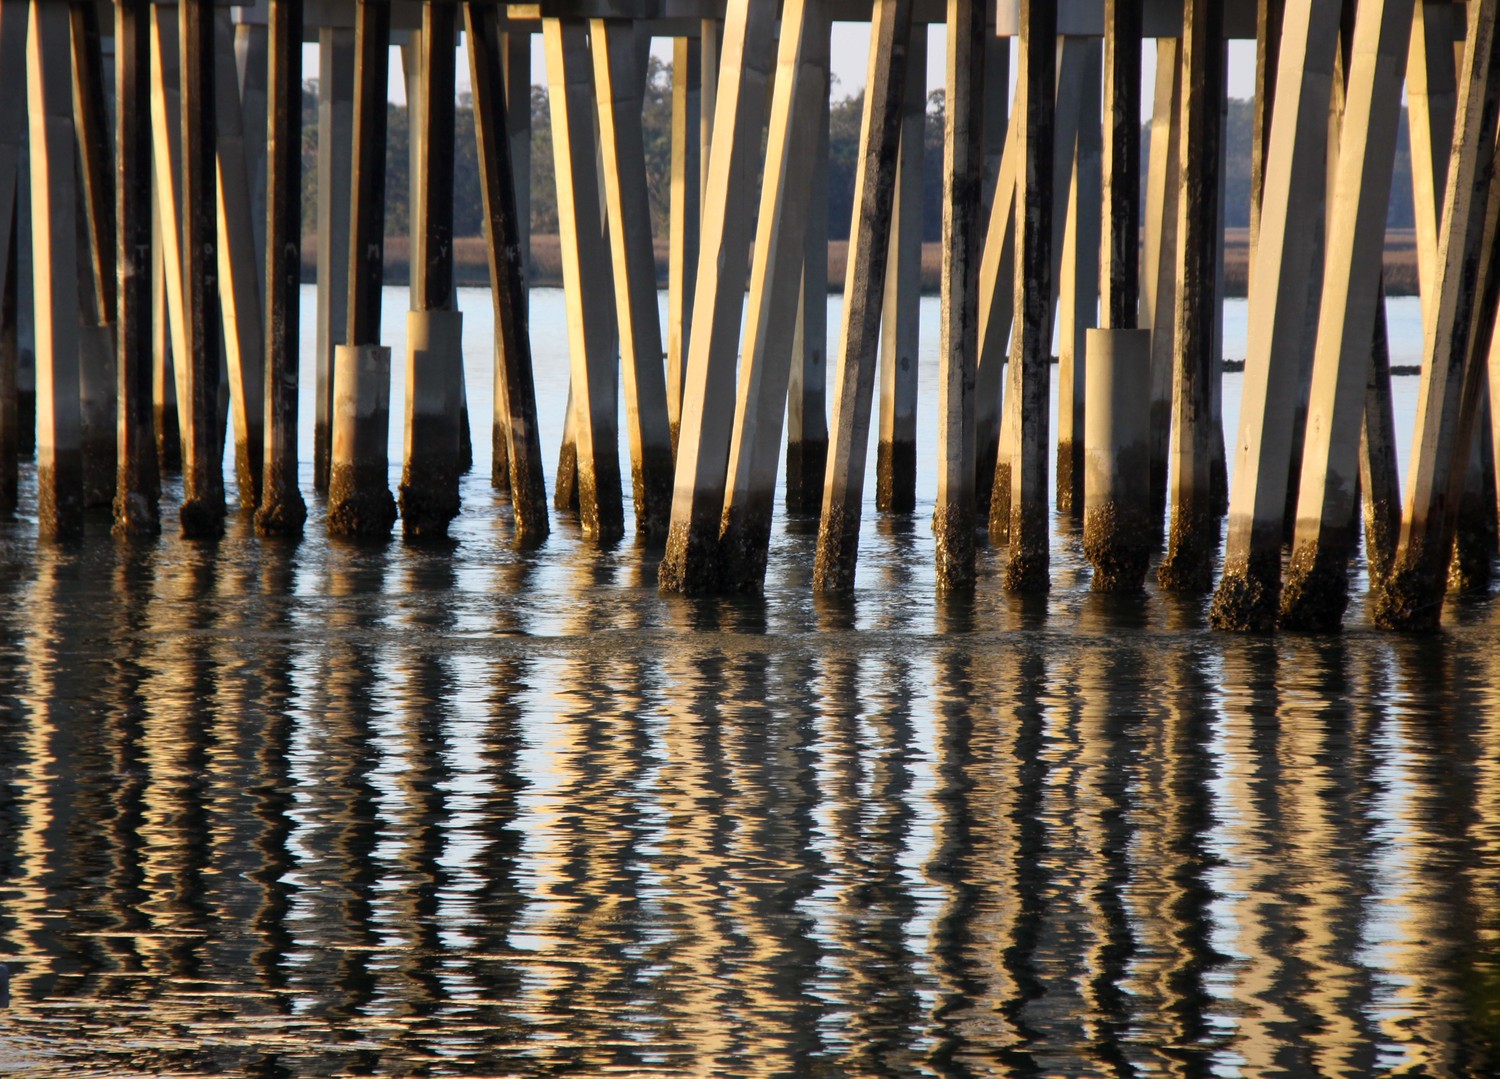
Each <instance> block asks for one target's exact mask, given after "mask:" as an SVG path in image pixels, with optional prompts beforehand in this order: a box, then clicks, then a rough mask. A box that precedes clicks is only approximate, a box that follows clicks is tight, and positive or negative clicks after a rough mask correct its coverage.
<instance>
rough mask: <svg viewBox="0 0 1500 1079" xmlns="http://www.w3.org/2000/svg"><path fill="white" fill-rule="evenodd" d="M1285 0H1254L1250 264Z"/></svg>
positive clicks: (1263, 180) (1256, 234)
mask: <svg viewBox="0 0 1500 1079" xmlns="http://www.w3.org/2000/svg"><path fill="white" fill-rule="evenodd" d="M1286 4H1287V0H1256V5H1255V94H1254V100H1253V101H1252V103H1251V109H1252V112H1253V119H1252V124H1253V133H1252V136H1251V137H1252V139H1253V140H1254V141H1253V142H1252V143H1251V145H1250V266H1251V271H1250V272H1251V273H1252V274H1253V273H1254V272H1255V271H1254V266H1255V252H1256V250H1257V248H1258V246H1259V239H1260V215H1261V206H1262V203H1263V200H1264V198H1265V187H1266V154H1267V152H1268V151H1269V150H1270V145H1271V117H1272V115H1273V114H1274V112H1275V108H1276V79H1277V72H1278V69H1279V65H1280V57H1281V34H1282V24H1283V23H1284V22H1285V18H1286Z"/></svg>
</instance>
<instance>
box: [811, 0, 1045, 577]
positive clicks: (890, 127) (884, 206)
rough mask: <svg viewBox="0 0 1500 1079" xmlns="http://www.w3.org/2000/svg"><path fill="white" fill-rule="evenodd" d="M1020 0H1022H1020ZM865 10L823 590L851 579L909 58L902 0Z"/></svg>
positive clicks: (906, 1)
mask: <svg viewBox="0 0 1500 1079" xmlns="http://www.w3.org/2000/svg"><path fill="white" fill-rule="evenodd" d="M1022 2H1023V5H1024V4H1025V2H1026V0H1022ZM1023 11H1024V6H1023ZM870 18H871V23H870V65H869V69H868V72H869V73H868V76H867V78H866V82H865V100H864V115H863V119H862V121H861V125H860V136H859V165H858V168H857V170H856V173H855V180H854V215H853V222H852V224H851V227H850V230H849V267H848V272H847V275H846V276H845V278H844V313H843V325H842V327H841V328H840V331H839V365H838V373H837V375H836V376H835V384H836V386H837V388H838V392H837V396H836V397H835V398H834V402H833V423H832V425H831V435H832V437H831V440H830V443H829V447H828V454H829V461H828V474H827V478H826V480H825V481H824V485H823V516H822V520H821V521H819V523H818V551H817V558H816V561H815V562H814V564H813V588H814V590H815V591H818V592H828V593H848V592H852V591H853V589H854V567H855V562H856V560H857V558H858V555H859V520H860V503H861V500H862V498H863V491H864V480H865V451H866V449H867V448H868V445H869V439H870V404H871V398H872V396H873V395H874V390H875V353H876V346H877V343H878V338H879V333H880V302H881V299H882V298H883V296H884V294H885V272H886V264H887V255H888V252H889V246H890V228H891V211H892V209H893V204H894V196H895V185H896V165H897V158H898V156H899V151H900V141H901V101H902V98H903V96H904V94H905V87H906V65H907V64H908V63H910V62H911V57H910V55H909V52H908V50H909V45H910V42H911V2H910V0H876V3H875V8H874V11H873V12H872V14H871V16H870Z"/></svg>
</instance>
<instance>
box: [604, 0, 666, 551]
mask: <svg viewBox="0 0 1500 1079" xmlns="http://www.w3.org/2000/svg"><path fill="white" fill-rule="evenodd" d="M589 34H590V38H591V39H592V49H591V52H592V55H593V60H594V89H595V94H596V100H597V102H598V117H599V151H600V155H601V163H602V166H603V168H602V171H603V175H604V198H605V205H606V216H607V218H608V221H609V240H610V244H609V246H610V256H611V259H612V261H613V265H614V283H615V311H616V317H617V319H618V324H619V331H620V349H621V357H620V364H621V371H622V373H623V375H624V384H625V417H626V428H627V432H628V434H629V437H630V473H631V489H632V492H633V494H634V498H635V528H636V532H637V533H638V534H640V535H643V536H654V537H657V538H664V537H665V536H666V533H667V524H668V518H669V517H670V515H671V503H672V428H671V424H670V423H669V422H668V417H667V383H666V372H665V371H664V370H663V368H662V335H661V315H660V314H659V311H658V307H657V300H656V252H655V247H654V246H653V239H652V235H651V201H650V197H649V196H648V194H647V191H646V149H645V136H644V132H643V128H642V125H641V113H642V110H643V109H644V103H643V100H642V83H643V79H644V67H643V66H642V62H641V61H639V60H638V58H637V52H638V50H639V48H640V46H639V44H638V41H637V38H638V37H639V36H641V35H640V34H639V33H638V32H637V30H636V28H635V27H634V25H633V24H632V23H630V22H629V21H626V20H618V19H594V20H592V21H591V22H590V23H589ZM647 44H649V39H648V41H647Z"/></svg>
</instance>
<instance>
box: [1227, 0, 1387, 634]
mask: <svg viewBox="0 0 1500 1079" xmlns="http://www.w3.org/2000/svg"><path fill="white" fill-rule="evenodd" d="M1295 7H1296V4H1295V3H1293V4H1292V5H1291V7H1290V8H1289V11H1288V18H1287V26H1288V28H1289V30H1290V27H1291V26H1292V23H1293V11H1294V10H1295ZM1411 9H1412V5H1411V4H1409V3H1398V2H1395V0H1371V2H1370V3H1369V4H1365V5H1363V6H1362V8H1361V10H1360V12H1359V16H1358V21H1357V22H1356V25H1355V31H1354V33H1355V38H1354V43H1353V48H1352V50H1351V57H1352V63H1351V65H1350V70H1349V80H1348V86H1349V90H1348V99H1347V104H1346V106H1345V114H1344V123H1343V130H1342V135H1341V137H1340V145H1339V151H1338V172H1337V175H1336V177H1335V180H1334V191H1333V200H1332V207H1331V209H1332V214H1331V217H1332V220H1331V222H1330V231H1329V236H1328V257H1327V261H1326V269H1325V272H1324V276H1323V288H1322V311H1321V314H1320V316H1319V318H1318V340H1317V346H1316V348H1315V350H1314V354H1313V371H1312V394H1311V397H1310V400H1309V406H1308V422H1307V440H1306V443H1305V446H1304V449H1303V454H1302V467H1301V480H1300V490H1299V493H1298V495H1297V507H1298V511H1297V529H1296V534H1295V538H1294V540H1293V548H1292V564H1291V568H1290V571H1289V573H1288V577H1287V582H1286V587H1285V589H1284V590H1283V592H1282V595H1281V597H1280V601H1279V603H1280V620H1281V624H1282V625H1284V626H1287V627H1288V628H1298V629H1319V630H1336V629H1337V628H1338V626H1339V624H1340V622H1341V620H1342V618H1343V613H1344V608H1345V606H1346V604H1347V602H1348V564H1349V558H1350V556H1351V554H1352V553H1353V550H1354V544H1355V536H1354V534H1353V527H1354V526H1355V525H1356V523H1357V516H1356V514H1357V507H1356V505H1355V493H1356V490H1357V489H1358V488H1359V486H1360V484H1359V478H1358V477H1359V468H1360V454H1359V446H1360V432H1361V429H1362V427H1363V426H1364V425H1363V424H1362V423H1361V420H1362V419H1364V420H1366V421H1368V419H1369V417H1368V415H1367V414H1368V412H1369V409H1368V408H1367V404H1368V398H1369V392H1370V385H1371V375H1372V370H1373V365H1374V364H1375V363H1376V362H1377V361H1376V359H1375V353H1376V351H1377V350H1381V351H1383V345H1384V341H1383V336H1384V321H1383V319H1379V320H1378V319H1377V316H1378V315H1379V314H1381V312H1379V311H1378V310H1377V305H1378V304H1381V303H1382V302H1383V300H1384V294H1383V291H1382V289H1381V287H1380V272H1381V270H1380V266H1381V251H1382V249H1383V246H1384V239H1385V219H1386V207H1387V204H1388V203H1389V200H1390V187H1391V170H1392V166H1393V164H1394V161H1395V153H1396V128H1397V124H1398V122H1399V119H1400V108H1401V84H1402V74H1403V71H1404V68H1405V62H1406V52H1407V38H1408V36H1409V34H1410V31H1411ZM1285 75H1286V72H1285V71H1283V78H1285ZM1283 85H1285V82H1283ZM1277 115H1278V119H1279V117H1280V115H1281V114H1280V111H1279V107H1278V114H1277ZM1294 191H1295V189H1294ZM1281 197H1282V198H1285V195H1282V196H1281ZM1293 197H1295V195H1294V196H1293ZM1275 202H1276V200H1275V199H1274V198H1272V197H1271V196H1269V195H1268V198H1267V207H1268V209H1267V213H1268V216H1267V218H1266V219H1265V220H1272V219H1273V218H1274V216H1275V211H1274V210H1273V209H1272V206H1273V204H1274V203H1275ZM1263 235H1264V233H1263ZM1263 250H1264V251H1266V252H1267V253H1269V252H1270V250H1271V249H1269V248H1263ZM1259 272H1260V271H1259V270H1257V273H1259ZM1385 367H1386V370H1385V378H1386V380H1387V382H1388V380H1389V363H1388V361H1387V363H1386V364H1385ZM1243 437H1244V435H1243V434H1242V435H1241V438H1242V439H1243ZM1265 437H1267V438H1275V437H1277V436H1276V433H1275V432H1274V431H1268V432H1266V433H1265ZM1374 479H1375V477H1374V476H1372V481H1374ZM1377 485H1378V484H1377ZM1276 539H1277V542H1276V545H1275V549H1274V551H1273V550H1271V548H1270V538H1268V540H1267V551H1266V552H1264V556H1265V557H1267V558H1270V557H1271V556H1272V555H1274V557H1275V561H1276V563H1277V566H1276V569H1277V571H1278V572H1279V568H1280V566H1279V562H1280V544H1279V537H1277V538H1276ZM1226 579H1227V571H1226ZM1216 609H1217V608H1216Z"/></svg>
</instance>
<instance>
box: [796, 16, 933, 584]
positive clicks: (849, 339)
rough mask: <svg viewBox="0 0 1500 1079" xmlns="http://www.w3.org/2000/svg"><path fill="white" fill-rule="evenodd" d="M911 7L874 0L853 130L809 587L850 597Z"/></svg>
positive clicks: (899, 136) (872, 392) (857, 548)
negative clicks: (854, 157)
mask: <svg viewBox="0 0 1500 1079" xmlns="http://www.w3.org/2000/svg"><path fill="white" fill-rule="evenodd" d="M910 40H911V2H910V0H876V5H875V9H874V11H873V12H872V14H871V24H870V65H869V69H868V70H869V73H868V76H867V79H866V83H865V100H864V115H863V119H862V121H861V125H860V136H859V165H858V168H857V171H856V173H855V180H854V215H853V222H852V225H851V227H850V230H849V267H848V271H847V274H846V276H845V278H844V314H843V325H842V327H841V328H840V331H839V365H838V373H837V374H836V375H835V385H836V386H837V396H835V398H834V403H833V422H832V424H831V427H830V434H831V438H830V442H829V447H828V473H827V477H826V479H825V480H824V485H823V516H822V519H821V520H820V521H819V522H818V551H817V557H816V561H815V562H814V565H813V588H814V590H816V591H818V592H836V593H843V592H850V591H852V590H853V588H854V567H855V561H856V559H857V557H858V554H859V519H860V503H861V501H862V498H863V491H864V480H865V451H866V449H867V447H868V445H869V439H870V404H871V398H872V397H873V396H874V391H875V358H876V345H877V343H878V338H879V333H880V301H881V298H882V296H883V295H884V292H885V270H886V262H887V258H886V256H887V252H888V249H889V245H890V231H891V228H890V227H891V210H892V207H893V203H894V200H895V185H896V165H897V157H898V155H899V150H900V142H901V100H902V97H903V96H904V92H905V86H906V65H907V64H908V63H909V62H910V56H909V55H908V46H909V44H910Z"/></svg>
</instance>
